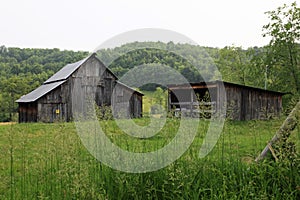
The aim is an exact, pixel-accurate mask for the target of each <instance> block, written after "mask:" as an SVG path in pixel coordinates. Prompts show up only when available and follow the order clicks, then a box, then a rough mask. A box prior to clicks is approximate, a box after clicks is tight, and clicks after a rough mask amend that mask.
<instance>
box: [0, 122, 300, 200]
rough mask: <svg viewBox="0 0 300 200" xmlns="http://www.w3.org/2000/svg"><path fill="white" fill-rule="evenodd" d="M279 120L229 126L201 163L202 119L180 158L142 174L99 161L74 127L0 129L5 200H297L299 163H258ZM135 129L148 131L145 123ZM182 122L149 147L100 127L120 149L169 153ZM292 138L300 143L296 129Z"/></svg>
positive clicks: (0, 194)
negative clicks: (143, 127) (164, 149)
mask: <svg viewBox="0 0 300 200" xmlns="http://www.w3.org/2000/svg"><path fill="white" fill-rule="evenodd" d="M282 121H283V120H279V119H277V120H271V121H248V122H232V121H227V122H226V123H225V126H224V130H223V133H222V135H221V137H220V139H219V141H218V143H217V145H216V146H215V148H214V149H213V151H212V152H211V153H210V154H209V155H208V156H206V157H205V158H204V159H200V158H198V153H199V148H200V146H201V144H202V141H203V138H204V135H205V131H206V129H207V126H208V123H209V122H208V121H206V120H201V121H200V124H199V129H198V130H195V131H197V136H196V138H195V140H194V142H193V144H192V145H191V146H190V148H189V149H188V150H187V151H186V153H185V154H184V155H183V156H182V157H181V158H180V159H178V160H177V161H176V162H174V163H173V164H171V165H169V166H168V167H166V168H163V169H161V170H158V171H154V172H149V173H141V174H130V173H124V172H120V171H117V170H114V169H111V168H109V167H107V166H105V165H103V164H101V163H100V162H99V161H97V160H96V159H95V158H94V157H93V156H91V155H90V154H89V152H88V151H87V150H86V149H85V147H84V146H83V145H82V144H81V141H80V138H79V137H78V135H77V133H76V128H75V125H74V123H54V124H43V123H33V124H11V125H5V126H0V150H1V154H0V179H1V181H0V199H299V198H300V168H299V167H300V166H299V162H293V163H292V162H273V161H271V160H267V161H265V162H262V163H259V164H258V163H254V162H253V160H254V159H255V157H256V156H257V155H258V154H259V152H260V151H261V150H262V149H263V148H264V146H265V145H266V143H267V141H268V140H269V139H270V138H271V137H272V136H273V135H274V133H275V132H276V130H277V129H278V128H279V127H280V125H281V123H282ZM135 122H136V123H138V124H140V125H146V124H147V123H148V119H146V118H145V119H136V121H135ZM178 123H179V122H178V120H176V119H168V120H167V122H166V125H165V127H164V128H163V129H162V130H161V132H159V133H158V135H156V136H155V137H153V138H151V139H149V140H145V139H132V138H130V137H128V136H126V135H125V134H123V133H122V131H120V130H118V127H116V124H115V123H114V121H102V122H101V126H102V127H104V129H105V131H106V134H107V135H108V136H109V137H110V138H111V140H112V141H113V142H114V143H116V144H117V145H119V146H120V147H122V148H124V149H127V150H133V151H149V149H151V150H155V149H157V148H161V147H162V146H164V145H165V144H166V143H167V142H168V141H169V140H170V139H171V138H172V137H173V136H174V131H176V128H177V127H178ZM293 135H294V141H299V137H300V133H299V129H297V130H296V133H295V134H293ZM145 147H146V148H145Z"/></svg>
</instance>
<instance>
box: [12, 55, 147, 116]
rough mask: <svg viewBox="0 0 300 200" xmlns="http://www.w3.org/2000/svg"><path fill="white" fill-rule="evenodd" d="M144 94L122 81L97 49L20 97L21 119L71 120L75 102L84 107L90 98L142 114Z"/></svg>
mask: <svg viewBox="0 0 300 200" xmlns="http://www.w3.org/2000/svg"><path fill="white" fill-rule="evenodd" d="M74 91H75V92H76V94H75V95H74ZM113 91H115V92H113ZM127 96H129V97H127ZM142 96H143V94H142V93H140V92H138V91H136V90H134V89H132V88H130V87H128V86H126V85H124V84H121V83H119V82H118V81H117V77H116V76H115V75H114V74H113V73H112V72H111V71H110V70H109V69H108V68H107V67H106V66H105V65H104V64H103V63H102V62H101V61H100V60H99V59H98V58H97V57H96V54H95V53H94V54H92V55H90V56H88V57H87V58H85V59H83V60H80V61H78V62H76V63H72V64H68V65H66V66H65V67H63V68H62V69H61V70H59V71H58V72H57V73H56V74H54V75H53V76H52V77H50V78H49V79H48V80H47V81H45V82H44V83H43V85H41V86H40V87H38V88H37V89H35V90H34V91H32V92H30V93H28V94H26V95H24V96H22V97H21V98H20V99H18V100H17V103H18V104H19V122H38V121H41V122H54V121H70V120H72V119H73V117H74V116H73V115H74V113H72V106H73V108H74V107H80V106H82V105H83V104H84V103H85V102H88V101H90V100H93V101H94V102H95V103H96V104H97V105H98V106H103V105H106V106H111V105H112V102H113V104H114V106H113V107H114V108H113V112H114V113H115V114H117V113H118V112H119V111H122V112H123V113H124V114H125V115H126V116H129V117H140V116H141V115H142ZM125 97H127V98H125ZM126 100H127V102H126ZM74 102H75V103H74ZM72 103H73V104H78V105H72ZM77 110H78V109H77ZM79 110H80V109H79ZM80 111H81V112H83V115H84V114H85V113H86V112H88V111H87V110H86V108H84V107H82V109H81V110H80Z"/></svg>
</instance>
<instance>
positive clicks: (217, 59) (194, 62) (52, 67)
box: [0, 2, 300, 121]
mask: <svg viewBox="0 0 300 200" xmlns="http://www.w3.org/2000/svg"><path fill="white" fill-rule="evenodd" d="M265 14H266V15H267V16H268V17H269V19H270V22H269V23H268V24H266V25H264V26H263V36H264V37H270V38H271V40H270V43H269V45H267V46H264V47H252V48H248V49H243V48H241V47H237V46H227V47H224V48H221V49H220V48H211V47H201V46H195V45H190V44H174V43H173V42H169V43H167V44H166V43H162V42H134V43H129V44H125V45H123V46H120V47H116V48H113V49H101V50H99V51H98V52H97V53H98V57H99V58H100V59H101V61H102V62H103V63H104V64H106V66H108V68H110V69H111V70H112V71H113V72H114V73H115V74H116V75H117V76H118V77H121V76H122V75H124V74H125V73H126V72H127V71H129V70H130V69H132V68H133V67H136V66H139V65H144V64H147V66H148V69H151V66H153V65H167V66H170V67H172V68H173V69H175V70H177V71H178V72H180V73H181V74H182V75H183V76H185V78H186V79H187V80H188V81H190V82H198V81H203V77H205V80H206V81H211V80H216V79H221V78H222V80H223V81H228V82H233V83H238V84H243V85H248V86H254V87H258V88H264V89H268V90H275V91H280V92H286V93H287V95H285V97H284V101H283V103H284V107H285V109H286V111H287V112H288V111H289V110H290V109H291V108H292V107H293V105H295V102H296V101H298V99H299V97H300V95H299V94H300V44H299V41H300V8H299V7H297V4H296V2H294V3H292V4H291V5H286V4H284V5H283V6H281V7H278V8H277V9H276V10H273V11H268V12H266V13H265ZM87 55H88V52H74V51H61V50H59V49H20V48H12V47H9V48H7V47H5V46H0V121H11V120H13V118H14V114H15V113H16V112H17V104H16V103H15V100H17V99H18V98H19V97H20V96H22V95H24V94H26V93H28V92H30V91H32V90H33V89H35V88H36V87H38V86H39V85H41V84H42V83H43V82H44V81H45V80H46V79H48V78H49V77H50V76H51V75H53V74H54V73H55V72H57V71H58V70H59V69H61V68H62V67H63V66H64V65H66V64H68V63H72V62H76V61H78V60H81V59H83V58H84V57H86V56H87ZM214 66H216V68H217V69H218V71H219V72H220V73H221V76H222V77H221V76H220V74H218V73H217V71H216V70H215V69H216V68H214ZM145 69H147V68H145ZM148 69H147V70H148ZM199 71H200V73H201V74H199ZM149 73H151V70H150V71H149ZM133 81H134V80H133ZM157 86H158V85H155V84H148V85H144V86H143V87H141V88H140V89H143V90H150V91H151V90H152V91H153V90H155V89H156V87H157Z"/></svg>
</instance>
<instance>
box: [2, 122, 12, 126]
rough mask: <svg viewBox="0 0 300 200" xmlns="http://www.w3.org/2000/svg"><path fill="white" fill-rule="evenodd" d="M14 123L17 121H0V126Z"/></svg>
mask: <svg viewBox="0 0 300 200" xmlns="http://www.w3.org/2000/svg"><path fill="white" fill-rule="evenodd" d="M12 124H16V122H0V126H5V125H12Z"/></svg>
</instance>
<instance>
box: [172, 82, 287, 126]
mask: <svg viewBox="0 0 300 200" xmlns="http://www.w3.org/2000/svg"><path fill="white" fill-rule="evenodd" d="M221 84H223V85H224V89H225V94H226V102H219V101H218V99H219V97H220V95H221V94H222V93H221V91H220V90H221ZM168 94H169V95H168V96H169V98H168V99H169V100H168V108H169V110H171V109H175V110H178V111H183V112H186V113H190V114H195V113H196V114H197V113H199V112H200V113H201V112H202V113H204V112H208V113H209V112H214V110H216V108H217V107H218V106H224V105H225V104H226V106H227V111H226V113H227V117H229V118H231V119H234V120H252V119H266V118H268V117H271V116H273V117H278V116H280V113H281V110H282V96H283V95H284V94H285V93H281V92H275V91H270V90H264V89H260V88H255V87H249V86H245V85H239V84H234V83H229V82H222V81H212V82H200V83H190V84H178V85H176V84H174V85H169V86H168ZM175 94H176V95H175ZM193 94H195V95H193Z"/></svg>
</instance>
